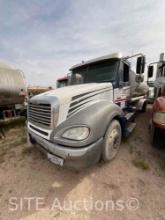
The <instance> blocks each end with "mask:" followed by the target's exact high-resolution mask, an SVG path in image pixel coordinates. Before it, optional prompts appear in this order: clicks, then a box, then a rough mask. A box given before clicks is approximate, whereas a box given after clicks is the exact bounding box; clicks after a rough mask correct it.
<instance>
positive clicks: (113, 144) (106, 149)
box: [102, 120, 122, 162]
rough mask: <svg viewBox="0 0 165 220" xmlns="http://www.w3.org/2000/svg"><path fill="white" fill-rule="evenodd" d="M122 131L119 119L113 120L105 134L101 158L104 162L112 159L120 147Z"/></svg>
mask: <svg viewBox="0 0 165 220" xmlns="http://www.w3.org/2000/svg"><path fill="white" fill-rule="evenodd" d="M121 137H122V131H121V126H120V123H119V121H117V120H113V121H112V122H111V123H110V125H109V127H108V129H107V132H106V134H105V138H104V144H103V153H102V159H103V161H104V162H108V161H111V160H112V159H114V158H115V157H116V155H117V153H118V151H119V149H120V144H121Z"/></svg>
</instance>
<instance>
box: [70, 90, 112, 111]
mask: <svg viewBox="0 0 165 220" xmlns="http://www.w3.org/2000/svg"><path fill="white" fill-rule="evenodd" d="M110 90H111V89H110V88H104V89H101V90H96V91H92V92H89V93H87V94H91V95H89V96H86V97H84V96H85V95H86V94H85V95H83V96H82V98H81V99H79V100H77V101H74V102H72V103H71V104H70V107H72V106H74V105H76V104H79V103H80V102H82V101H84V100H86V99H87V98H90V97H93V96H95V95H98V94H100V93H103V92H106V91H110Z"/></svg>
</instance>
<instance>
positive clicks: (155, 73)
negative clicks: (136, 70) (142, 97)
mask: <svg viewBox="0 0 165 220" xmlns="http://www.w3.org/2000/svg"><path fill="white" fill-rule="evenodd" d="M164 62H165V54H164V53H161V54H160V58H159V61H156V62H152V63H150V64H149V66H148V76H147V83H148V86H149V94H148V102H150V103H153V102H154V99H155V98H156V95H157V91H156V90H157V88H156V87H155V86H154V83H155V80H156V79H157V78H158V77H160V76H161V68H160V67H161V66H162V64H163V63H164Z"/></svg>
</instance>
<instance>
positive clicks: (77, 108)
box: [67, 88, 111, 117]
mask: <svg viewBox="0 0 165 220" xmlns="http://www.w3.org/2000/svg"><path fill="white" fill-rule="evenodd" d="M110 90H111V89H109V88H108V89H107V88H106V89H104V90H101V91H100V92H97V93H95V94H92V95H90V96H88V97H85V98H83V99H81V100H79V101H76V102H73V103H74V105H76V104H79V105H77V106H75V107H74V105H72V106H71V104H73V103H71V104H70V109H69V111H68V116H67V117H69V116H71V115H72V114H74V113H76V112H77V111H79V110H81V109H82V108H83V107H84V106H85V105H86V104H87V103H90V102H92V101H94V100H93V99H90V98H91V97H94V96H96V95H99V94H101V93H104V92H109V91H110ZM84 100H87V101H86V102H83V103H82V101H84ZM71 107H72V108H71ZM81 107H82V108H81ZM76 110H77V111H76Z"/></svg>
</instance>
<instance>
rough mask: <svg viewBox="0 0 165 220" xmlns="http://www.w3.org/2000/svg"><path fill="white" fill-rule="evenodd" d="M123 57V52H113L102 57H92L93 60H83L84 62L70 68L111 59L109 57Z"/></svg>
mask: <svg viewBox="0 0 165 220" xmlns="http://www.w3.org/2000/svg"><path fill="white" fill-rule="evenodd" d="M121 58H123V56H122V54H121V53H112V54H108V55H105V56H101V57H98V58H95V59H91V60H88V61H82V63H79V64H76V65H74V66H72V67H71V68H70V70H74V69H76V68H78V67H82V66H86V65H87V64H92V63H97V62H100V61H104V60H109V59H121Z"/></svg>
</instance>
